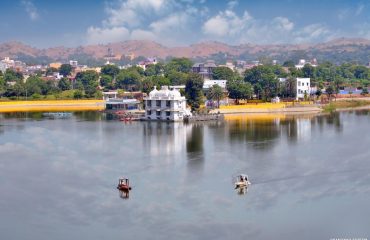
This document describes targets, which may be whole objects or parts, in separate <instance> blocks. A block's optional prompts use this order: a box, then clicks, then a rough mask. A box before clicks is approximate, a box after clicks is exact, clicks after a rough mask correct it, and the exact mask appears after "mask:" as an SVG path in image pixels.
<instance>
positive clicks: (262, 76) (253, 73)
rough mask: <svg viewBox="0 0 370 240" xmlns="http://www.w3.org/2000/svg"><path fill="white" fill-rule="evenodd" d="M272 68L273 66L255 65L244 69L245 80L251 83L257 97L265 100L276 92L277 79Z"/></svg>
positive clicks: (277, 89)
mask: <svg viewBox="0 0 370 240" xmlns="http://www.w3.org/2000/svg"><path fill="white" fill-rule="evenodd" d="M274 70H275V68H274V66H257V67H254V68H252V69H250V70H247V71H245V77H244V79H245V81H246V82H249V83H251V84H252V85H253V87H254V92H255V94H256V95H257V96H258V97H259V98H264V99H265V100H267V99H269V98H272V97H275V96H276V95H277V94H278V91H279V88H278V79H277V75H276V74H275V73H274Z"/></svg>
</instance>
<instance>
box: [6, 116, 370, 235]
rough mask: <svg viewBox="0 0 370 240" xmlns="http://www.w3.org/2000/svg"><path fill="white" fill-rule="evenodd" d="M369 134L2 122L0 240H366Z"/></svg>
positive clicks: (312, 128) (306, 123)
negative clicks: (242, 178)
mask: <svg viewBox="0 0 370 240" xmlns="http://www.w3.org/2000/svg"><path fill="white" fill-rule="evenodd" d="M369 131H370V112H367V111H361V112H349V113H341V114H332V115H327V116H301V117H285V116H269V115H258V116H249V117H247V116H244V117H236V116H231V117H229V118H228V120H227V121H226V122H224V123H207V124H203V123H202V124H193V125H184V124H167V123H144V122H133V123H130V124H124V123H122V122H118V121H111V120H107V119H106V118H105V117H104V116H102V115H100V114H97V113H74V114H73V116H72V117H71V118H69V119H48V118H43V117H42V115H41V114H37V113H36V114H12V115H0V191H1V194H0V239H4V240H5V239H6V240H11V239H17V240H18V239H31V240H36V239H37V240H43V239H56V240H59V239H91V240H94V239H325V240H329V239H330V238H346V237H347V238H368V239H369V238H370V227H369V226H370V207H369V202H370V135H369ZM238 173H247V174H248V175H249V177H250V180H251V182H252V185H251V187H250V188H249V190H248V192H247V193H246V194H244V195H240V194H239V193H238V191H236V190H234V189H233V187H234V186H233V177H234V176H236V175H237V174H238ZM120 176H127V177H129V178H130V180H131V183H132V186H133V190H132V191H131V193H130V196H129V199H122V198H120V196H119V192H118V191H117V189H116V188H115V187H116V185H117V181H118V178H119V177H120Z"/></svg>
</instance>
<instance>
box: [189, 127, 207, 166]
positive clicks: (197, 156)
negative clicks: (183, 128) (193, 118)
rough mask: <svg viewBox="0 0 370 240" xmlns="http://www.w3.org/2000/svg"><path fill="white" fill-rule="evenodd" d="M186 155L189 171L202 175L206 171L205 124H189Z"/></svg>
mask: <svg viewBox="0 0 370 240" xmlns="http://www.w3.org/2000/svg"><path fill="white" fill-rule="evenodd" d="M188 126H189V127H190V128H189V129H188V131H187V134H186V154H187V160H188V162H187V166H188V170H189V171H191V172H193V173H201V172H203V169H204V146H203V142H204V123H194V124H188Z"/></svg>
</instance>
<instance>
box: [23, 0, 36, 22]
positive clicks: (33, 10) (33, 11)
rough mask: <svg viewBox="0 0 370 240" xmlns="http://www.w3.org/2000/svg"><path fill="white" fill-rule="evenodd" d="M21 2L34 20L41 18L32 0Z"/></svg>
mask: <svg viewBox="0 0 370 240" xmlns="http://www.w3.org/2000/svg"><path fill="white" fill-rule="evenodd" d="M21 4H22V6H23V7H24V10H25V11H26V12H27V14H28V16H29V17H30V19H31V20H32V21H35V20H37V19H38V18H39V14H38V11H37V8H36V7H35V5H34V4H33V2H32V1H28V0H23V1H22V2H21Z"/></svg>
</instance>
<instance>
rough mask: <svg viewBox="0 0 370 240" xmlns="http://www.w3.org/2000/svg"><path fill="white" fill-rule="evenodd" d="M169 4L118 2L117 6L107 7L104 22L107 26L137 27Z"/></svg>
mask: <svg viewBox="0 0 370 240" xmlns="http://www.w3.org/2000/svg"><path fill="white" fill-rule="evenodd" d="M169 4H170V0H127V1H123V0H121V1H119V2H118V6H108V7H107V8H106V12H107V14H108V16H109V17H108V19H106V20H105V21H104V24H105V25H108V26H121V25H126V26H133V27H135V26H139V25H140V24H141V23H142V21H143V18H145V17H147V16H150V15H153V14H158V13H160V12H161V11H163V10H164V9H165V8H166V7H167V6H168V5H169Z"/></svg>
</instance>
